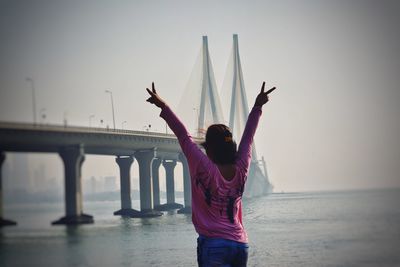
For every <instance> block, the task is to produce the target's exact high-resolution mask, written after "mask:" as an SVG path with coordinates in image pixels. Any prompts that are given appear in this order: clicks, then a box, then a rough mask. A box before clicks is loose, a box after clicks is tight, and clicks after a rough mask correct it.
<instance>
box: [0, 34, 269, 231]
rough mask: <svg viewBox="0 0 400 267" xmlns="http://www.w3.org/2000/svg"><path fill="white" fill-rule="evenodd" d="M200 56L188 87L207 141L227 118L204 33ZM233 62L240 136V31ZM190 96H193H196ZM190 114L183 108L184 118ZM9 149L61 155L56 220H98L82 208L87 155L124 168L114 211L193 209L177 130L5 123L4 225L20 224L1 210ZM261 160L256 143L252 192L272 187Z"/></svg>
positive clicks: (243, 106) (243, 104)
mask: <svg viewBox="0 0 400 267" xmlns="http://www.w3.org/2000/svg"><path fill="white" fill-rule="evenodd" d="M199 58H200V61H199V62H200V64H199V66H200V68H199V70H200V72H195V71H194V72H193V75H194V76H196V77H197V76H198V75H200V76H198V77H197V78H199V79H197V80H196V83H195V84H194V86H192V87H191V88H189V90H186V93H188V92H189V93H190V94H191V93H192V92H193V90H194V91H196V95H198V96H199V97H198V99H197V100H198V102H197V104H196V105H195V107H193V106H190V107H189V108H190V111H193V109H194V110H196V111H197V127H196V128H197V130H196V136H195V137H194V140H195V141H196V142H198V143H200V142H201V141H202V140H203V138H204V133H205V130H206V129H207V127H208V126H209V125H210V124H212V123H225V121H224V116H223V112H222V106H221V103H220V100H219V97H218V92H217V90H216V85H215V78H214V74H213V70H212V64H211V58H210V54H209V51H208V42H207V37H203V45H202V50H201V57H199ZM231 61H232V58H231ZM233 62H234V64H233V65H232V68H233V69H232V70H233V72H232V85H231V95H230V99H231V106H230V107H231V108H230V117H229V118H230V119H229V126H230V128H231V129H232V131H233V133H234V134H236V133H237V135H234V136H236V138H237V139H239V138H238V137H240V135H241V132H242V131H243V128H244V123H245V121H246V119H247V115H248V107H247V99H246V94H245V89H244V83H243V74H242V70H241V65H240V58H239V50H238V40H237V35H234V47H233ZM195 69H196V66H195ZM193 75H192V76H193ZM191 97H192V99H193V95H191ZM183 100H184V98H183ZM184 102H185V101H184ZM192 102H193V101H192ZM185 103H190V101H188V102H185ZM181 108H182V107H180V109H181ZM183 109H185V107H183ZM190 113H191V112H183V113H180V112H179V111H178V114H179V115H183V117H184V115H185V114H190ZM7 152H47V153H58V154H59V155H60V157H61V159H62V161H63V164H64V181H65V216H64V217H62V218H60V219H59V220H57V221H54V222H53V224H80V223H92V222H93V221H94V220H93V217H92V216H91V215H88V214H85V213H84V212H83V205H82V204H83V203H82V202H83V201H82V181H81V167H82V164H83V163H84V159H85V154H98V155H113V156H115V157H116V158H115V161H116V163H117V165H118V167H119V170H120V184H121V209H120V210H118V211H116V212H114V214H115V215H123V216H130V217H154V216H160V215H162V213H161V212H160V211H163V210H170V209H179V210H178V212H179V213H190V212H191V187H190V176H189V169H188V165H187V162H186V158H185V157H184V155H183V154H182V152H181V149H180V146H179V143H178V140H177V139H176V137H175V136H174V135H169V134H162V133H154V132H148V131H130V130H113V129H104V128H92V127H71V126H68V127H66V126H57V125H38V124H22V123H6V122H0V226H3V225H13V224H16V223H15V222H13V221H11V220H6V219H4V218H3V211H2V190H3V188H2V186H1V181H2V176H1V167H2V164H3V162H4V160H5V158H6V153H7ZM134 160H137V162H138V165H139V187H140V188H139V189H140V190H139V191H140V211H138V210H134V209H132V205H131V184H130V169H131V166H132V163H133V161H134ZM177 162H181V163H182V166H183V168H182V169H183V175H182V176H183V187H184V205H180V204H177V203H175V189H174V179H175V178H174V168H175V166H176V164H177ZM262 162H263V161H262ZM259 163H260V161H259V160H258V159H257V154H256V151H255V147H254V144H253V160H252V163H251V166H250V173H249V177H248V182H247V185H246V190H245V196H247V197H253V196H259V195H263V194H266V193H268V192H270V191H271V190H272V186H271V185H270V183H269V182H268V178H267V173H266V167H265V162H263V165H262V166H263V169H264V172H263V171H261V168H260V164H259ZM161 165H162V166H163V167H164V168H165V173H166V190H167V202H166V203H164V204H161V203H160V188H159V179H160V178H159V168H160V166H161ZM10 178H11V179H12V177H10Z"/></svg>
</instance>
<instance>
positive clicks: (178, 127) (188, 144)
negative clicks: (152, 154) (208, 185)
mask: <svg viewBox="0 0 400 267" xmlns="http://www.w3.org/2000/svg"><path fill="white" fill-rule="evenodd" d="M160 117H161V118H163V119H164V120H165V121H166V122H167V124H168V126H169V127H170V128H171V130H172V131H173V132H174V134H175V135H176V137H177V138H178V141H179V144H180V146H181V149H182V151H183V154H184V155H185V156H186V159H187V161H188V165H189V169H190V171H191V172H196V171H197V169H198V167H199V165H200V164H202V163H205V162H207V161H208V157H207V156H206V155H205V154H204V153H203V152H202V151H201V149H200V148H199V147H198V146H197V144H196V143H195V142H194V141H193V139H192V136H191V135H190V134H189V132H188V131H187V129H186V127H185V126H184V125H183V123H182V122H181V121H180V120H179V118H178V117H177V116H176V115H175V113H174V112H173V111H172V110H171V108H170V107H169V106H168V105H165V106H164V107H163V108H162V110H161V113H160Z"/></svg>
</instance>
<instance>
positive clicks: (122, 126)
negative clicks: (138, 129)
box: [121, 121, 127, 130]
mask: <svg viewBox="0 0 400 267" xmlns="http://www.w3.org/2000/svg"><path fill="white" fill-rule="evenodd" d="M126 122H127V121H123V122H122V124H121V129H122V130H123V129H124V124H125V123H126Z"/></svg>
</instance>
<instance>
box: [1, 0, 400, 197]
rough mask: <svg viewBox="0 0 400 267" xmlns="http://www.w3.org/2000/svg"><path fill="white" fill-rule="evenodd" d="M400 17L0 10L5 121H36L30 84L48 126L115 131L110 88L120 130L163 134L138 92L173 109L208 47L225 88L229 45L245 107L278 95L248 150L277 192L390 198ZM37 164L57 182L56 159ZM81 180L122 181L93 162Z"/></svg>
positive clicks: (159, 7)
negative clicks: (152, 91)
mask: <svg viewBox="0 0 400 267" xmlns="http://www.w3.org/2000/svg"><path fill="white" fill-rule="evenodd" d="M399 14H400V4H399V2H398V1H241V2H239V1H197V2H193V1H15V0H13V1H0V40H1V41H0V120H5V121H22V122H31V121H32V96H31V90H30V87H29V84H28V83H27V82H26V81H25V77H32V78H33V79H34V80H35V83H36V88H37V95H36V98H37V110H38V113H39V110H41V109H45V111H42V112H44V113H46V116H47V118H46V122H47V123H58V124H61V123H62V121H63V117H64V114H65V116H66V117H67V120H68V124H71V125H84V126H87V125H88V124H89V116H90V115H91V114H94V115H95V118H94V119H93V125H96V126H97V125H99V124H100V119H104V120H105V124H108V125H110V126H111V125H112V113H111V105H110V98H109V95H108V94H106V93H105V92H104V90H106V89H110V90H112V91H113V94H114V101H115V112H116V114H115V116H116V124H117V127H118V128H120V127H121V124H122V122H123V121H127V123H126V124H125V128H128V129H137V130H143V127H144V125H148V124H151V125H152V129H155V130H158V131H163V130H164V123H163V121H162V120H161V119H160V118H159V117H158V114H159V111H158V110H157V109H155V108H154V107H153V106H150V105H149V104H148V103H146V102H145V99H146V97H147V96H146V92H145V91H144V88H145V87H147V86H150V84H151V81H155V82H156V85H157V87H158V89H159V93H160V94H161V96H163V97H164V98H165V99H166V100H167V101H168V102H169V103H170V105H171V106H172V107H176V106H177V105H178V103H179V99H180V97H181V95H182V94H183V91H184V89H185V86H186V83H187V82H188V79H189V77H190V73H191V71H192V69H193V66H194V63H195V61H196V58H197V56H198V53H199V51H200V47H201V42H202V36H203V35H207V36H208V38H209V49H210V54H211V58H212V63H213V67H214V71H215V77H216V81H217V86H218V87H221V85H222V82H223V78H224V75H225V70H226V67H227V63H228V59H229V55H230V52H231V48H232V34H234V33H237V34H238V35H239V49H240V55H241V61H242V68H243V74H244V81H245V85H246V89H247V96H248V98H249V99H248V101H249V105H252V104H253V101H254V97H255V95H256V94H257V92H258V90H259V87H260V85H261V82H262V81H263V80H266V81H267V83H268V84H269V85H270V86H277V87H278V90H277V91H276V92H274V94H273V95H272V96H271V99H270V102H269V103H268V104H267V105H266V106H265V107H264V113H263V117H262V119H261V122H260V126H259V130H258V132H257V134H256V139H255V140H256V146H257V152H258V155H259V156H260V157H261V156H262V155H264V156H265V159H266V162H267V165H268V174H269V177H270V180H271V181H272V183H273V184H274V185H275V189H276V191H281V190H284V191H303V190H335V189H353V188H371V187H391V186H397V187H398V186H400V142H399V141H400V140H399V139H400V138H399V137H400V119H399V115H400V105H399V101H400V86H399V84H400V53H399V48H400V31H399V29H398V28H399V25H400V16H399ZM221 97H223V96H221ZM178 115H179V114H178ZM38 116H39V115H38ZM225 116H227V115H225ZM31 158H32V160H33V161H35V160H36V161H46V162H47V163H46V164H47V165H46V168H47V169H48V170H49V172H51V171H53V172H56V173H59V174H58V175H59V176H60V177H61V176H62V165H61V161H60V160H59V159H58V158H57V157H56V156H52V157H43V156H42V157H37V158H36V159H35V157H31ZM33 164H35V163H33ZM135 167H136V169H137V165H134V169H135ZM83 174H84V177H86V176H90V175H96V176H100V175H101V176H106V175H110V174H115V175H118V169H117V167H116V164H115V161H114V159H113V158H111V157H100V156H88V157H87V160H86V161H85V163H84V169H83ZM54 175H55V174H54ZM177 184H178V187H181V182H179V181H178V182H177Z"/></svg>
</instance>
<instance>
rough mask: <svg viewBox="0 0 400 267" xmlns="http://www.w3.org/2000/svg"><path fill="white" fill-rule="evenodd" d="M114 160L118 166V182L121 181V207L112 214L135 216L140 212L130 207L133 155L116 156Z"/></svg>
mask: <svg viewBox="0 0 400 267" xmlns="http://www.w3.org/2000/svg"><path fill="white" fill-rule="evenodd" d="M115 161H116V162H117V164H118V166H119V172H120V182H121V209H120V210H117V211H115V212H114V215H122V216H130V217H135V216H137V215H138V214H139V213H140V212H139V211H137V210H134V209H132V200H131V173H130V170H131V166H132V163H133V157H132V156H128V157H120V156H118V157H117V158H116V159H115Z"/></svg>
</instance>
